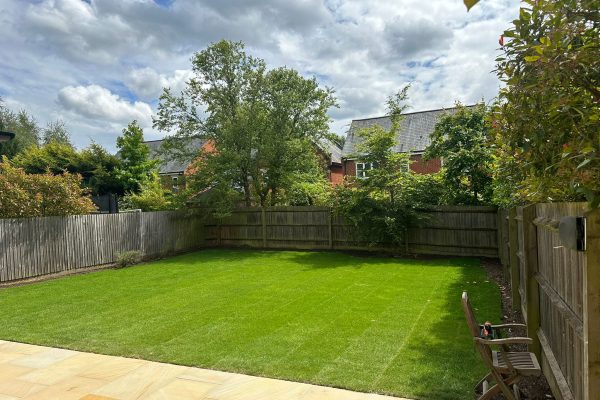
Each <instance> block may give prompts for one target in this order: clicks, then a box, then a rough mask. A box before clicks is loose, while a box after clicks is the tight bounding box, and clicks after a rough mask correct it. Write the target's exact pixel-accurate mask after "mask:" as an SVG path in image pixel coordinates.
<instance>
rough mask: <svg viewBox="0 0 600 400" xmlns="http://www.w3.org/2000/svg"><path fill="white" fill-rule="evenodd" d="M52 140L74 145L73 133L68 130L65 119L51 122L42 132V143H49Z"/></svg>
mask: <svg viewBox="0 0 600 400" xmlns="http://www.w3.org/2000/svg"><path fill="white" fill-rule="evenodd" d="M52 142H58V143H62V144H66V145H69V146H72V144H71V135H70V134H69V132H68V131H67V128H66V126H65V123H64V122H63V121H60V120H58V121H54V122H50V123H49V124H48V126H46V129H44V132H43V134H42V143H43V144H49V143H52Z"/></svg>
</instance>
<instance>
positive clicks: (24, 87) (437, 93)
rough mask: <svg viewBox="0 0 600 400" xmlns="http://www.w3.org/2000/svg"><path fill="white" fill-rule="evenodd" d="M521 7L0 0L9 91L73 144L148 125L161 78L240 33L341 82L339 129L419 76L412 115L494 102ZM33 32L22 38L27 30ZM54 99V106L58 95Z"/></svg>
mask: <svg viewBox="0 0 600 400" xmlns="http://www.w3.org/2000/svg"><path fill="white" fill-rule="evenodd" d="M518 8H519V2H517V1H514V0H488V1H486V2H484V3H480V4H478V5H477V6H476V7H474V8H473V9H472V10H471V11H470V12H467V11H466V9H465V7H464V5H463V3H462V1H460V0H452V1H449V0H429V1H423V0H398V1H386V0H298V1H294V2H286V1H281V0H247V1H244V2H240V1H235V0H174V1H173V2H172V3H171V4H170V5H169V6H168V7H161V6H159V5H158V4H156V2H154V1H152V0H102V1H100V0H90V1H82V0H2V1H0V48H2V57H0V96H2V97H3V98H4V100H5V101H6V102H7V104H19V105H23V107H24V108H25V109H27V110H28V111H29V112H30V113H32V114H34V115H35V116H36V118H37V119H38V121H39V122H40V124H42V125H44V124H45V123H47V122H48V121H50V120H52V119H54V118H56V117H57V116H60V117H61V118H63V119H65V121H66V122H67V124H68V126H69V127H70V128H71V127H72V128H71V129H72V134H73V140H74V142H75V143H76V144H78V145H79V146H85V145H87V143H89V141H90V139H94V140H96V141H98V142H99V143H101V144H103V145H105V146H107V147H109V148H111V149H114V138H115V137H116V136H117V135H118V134H120V132H121V129H123V127H124V126H125V124H126V123H127V122H129V121H130V120H131V119H134V118H135V119H138V120H140V123H142V124H145V126H146V127H147V129H146V133H147V136H151V137H157V136H158V135H159V134H158V133H156V132H154V131H152V130H151V129H149V127H150V125H151V114H152V112H153V110H155V109H156V104H157V97H158V96H159V95H160V92H161V90H162V88H163V87H166V86H168V87H171V88H172V89H173V90H174V91H176V92H178V91H180V90H181V89H182V88H183V87H184V84H185V82H186V81H187V80H188V79H189V77H190V76H191V72H190V70H189V69H190V68H191V64H190V59H191V57H192V55H193V53H194V52H195V51H199V50H202V49H203V48H205V47H206V46H207V45H208V44H209V43H211V42H215V41H218V40H220V39H231V40H242V41H244V42H245V43H246V44H247V51H248V52H249V53H251V54H252V55H254V56H258V57H261V58H264V59H265V60H266V61H267V63H268V65H269V66H271V67H276V66H281V65H286V66H288V67H291V68H294V69H297V70H298V71H300V73H302V74H304V75H306V76H311V75H316V76H317V79H318V80H319V81H320V82H321V83H323V84H324V85H328V86H331V87H333V88H334V89H335V90H336V93H337V96H338V98H339V103H340V108H339V109H335V110H332V111H331V116H332V118H333V119H334V121H333V124H332V129H334V130H335V131H337V132H338V133H342V132H343V131H344V130H345V128H344V127H345V126H347V124H348V123H349V122H350V120H351V119H352V118H364V117H369V116H375V115H381V114H382V113H384V112H385V99H386V97H387V96H388V95H390V94H392V93H393V92H395V91H396V90H398V89H399V88H400V87H402V86H403V85H404V84H406V83H408V82H412V83H413V86H412V89H411V91H410V93H409V96H410V98H409V103H410V104H411V106H412V108H411V110H422V109H427V108H438V107H442V106H450V105H452V104H453V103H454V101H455V100H461V101H463V102H465V103H472V102H474V101H477V100H480V99H481V98H482V97H485V98H486V100H489V99H491V98H492V97H493V96H495V94H496V93H497V90H498V80H497V79H496V77H495V75H494V74H493V73H491V71H492V70H493V69H494V58H495V56H496V53H497V50H496V47H497V38H498V35H499V34H500V33H501V32H502V31H503V30H504V29H506V28H507V27H508V26H509V25H510V21H512V20H513V19H514V18H515V17H516V16H517V15H518ZM23 32H26V33H27V34H23ZM56 99H58V101H56Z"/></svg>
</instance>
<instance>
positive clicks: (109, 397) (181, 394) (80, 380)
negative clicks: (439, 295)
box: [0, 340, 406, 400]
mask: <svg viewBox="0 0 600 400" xmlns="http://www.w3.org/2000/svg"><path fill="white" fill-rule="evenodd" d="M15 399H26V400H37V399H40V400H41V399H62V400H71V399H72V400H129V399H140V400H141V399H146V400H151V399H152V400H157V399H163V400H178V399H206V400H208V399H210V400H233V399H236V400H253V399H263V400H268V399H281V400H284V399H298V400H317V399H318V400H329V399H331V400H333V399H344V400H378V399H381V400H384V399H398V398H395V397H389V396H380V395H376V394H367V393H357V392H351V391H348V390H342V389H335V388H329V387H322V386H315V385H309V384H304V383H296V382H288V381H282V380H276V379H268V378H261V377H255V376H249V375H241V374H233V373H227V372H220V371H212V370H207V369H200V368H192V367H184V366H179V365H173V364H164V363H157V362H151V361H144V360H137V359H131V358H123V357H114V356H105V355H99V354H92V353H83V352H78V351H71V350H63V349H57V348H52V347H44V346H34V345H29V344H23V343H17V342H8V341H3V340H0V400H15ZM405 400H406V399H405Z"/></svg>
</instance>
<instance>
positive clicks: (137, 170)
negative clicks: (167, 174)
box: [117, 121, 158, 193]
mask: <svg viewBox="0 0 600 400" xmlns="http://www.w3.org/2000/svg"><path fill="white" fill-rule="evenodd" d="M117 147H118V148H119V157H120V158H121V166H120V168H119V169H118V170H117V176H118V178H119V180H120V181H121V182H122V183H123V186H124V188H125V190H126V191H130V192H134V193H137V192H138V191H139V190H140V189H141V187H142V184H143V183H144V182H146V181H147V180H148V178H149V177H150V175H151V174H152V171H153V170H154V169H156V167H157V164H158V160H151V159H150V158H149V157H148V156H149V154H150V149H149V148H148V146H146V144H144V131H143V130H142V128H141V127H140V126H139V125H138V123H137V121H133V122H131V123H130V124H129V125H128V126H127V128H125V129H123V135H122V136H119V137H118V138H117Z"/></svg>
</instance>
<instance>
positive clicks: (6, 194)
mask: <svg viewBox="0 0 600 400" xmlns="http://www.w3.org/2000/svg"><path fill="white" fill-rule="evenodd" d="M95 210H96V206H94V203H93V202H92V200H91V199H90V198H89V197H88V196H87V192H86V190H85V189H82V187H81V176H80V175H78V174H70V173H68V172H65V173H63V174H61V175H53V174H51V173H49V172H47V173H45V174H27V173H25V171H23V170H22V169H21V168H16V167H14V166H13V165H12V164H11V163H10V162H9V161H8V159H7V158H6V157H3V158H2V162H0V218H22V217H40V216H50V215H74V214H88V213H90V212H93V211H95Z"/></svg>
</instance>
